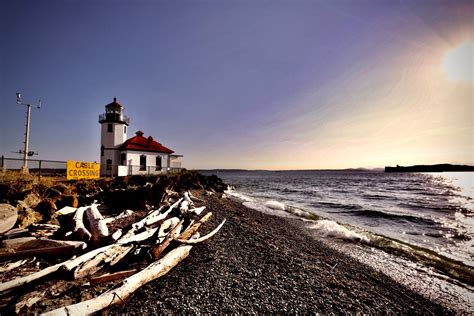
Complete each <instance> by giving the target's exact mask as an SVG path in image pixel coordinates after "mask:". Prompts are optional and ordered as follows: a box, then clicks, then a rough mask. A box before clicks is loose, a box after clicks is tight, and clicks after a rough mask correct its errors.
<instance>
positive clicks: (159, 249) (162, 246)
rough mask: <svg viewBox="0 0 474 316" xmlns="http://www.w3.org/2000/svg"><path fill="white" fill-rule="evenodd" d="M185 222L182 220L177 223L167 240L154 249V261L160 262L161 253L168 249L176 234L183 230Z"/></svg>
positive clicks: (152, 254)
mask: <svg viewBox="0 0 474 316" xmlns="http://www.w3.org/2000/svg"><path fill="white" fill-rule="evenodd" d="M183 222H184V220H180V221H179V223H177V224H176V225H175V226H174V227H173V229H171V231H170V232H169V233H168V235H167V236H166V237H165V239H164V240H163V241H162V242H161V243H160V244H159V245H157V246H155V247H153V248H152V249H151V252H150V253H151V256H152V257H153V259H155V260H158V258H159V257H160V255H161V253H162V252H163V251H164V250H165V249H166V247H168V245H169V244H170V243H171V241H172V240H173V238H174V236H175V234H176V232H177V231H178V230H180V229H181V226H182V225H183Z"/></svg>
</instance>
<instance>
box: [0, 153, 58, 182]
mask: <svg viewBox="0 0 474 316" xmlns="http://www.w3.org/2000/svg"><path fill="white" fill-rule="evenodd" d="M22 166H23V159H22V158H6V157H4V156H1V157H0V171H2V172H5V171H7V170H9V171H18V172H19V171H20V169H21V167H22ZM28 169H29V173H30V174H32V175H37V176H39V177H40V178H41V176H55V177H66V169H67V163H66V161H59V160H44V159H28Z"/></svg>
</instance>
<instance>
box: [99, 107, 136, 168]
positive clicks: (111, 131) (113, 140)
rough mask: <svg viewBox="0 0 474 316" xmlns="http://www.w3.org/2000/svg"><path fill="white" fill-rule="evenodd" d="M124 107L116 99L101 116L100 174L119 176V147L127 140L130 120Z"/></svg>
mask: <svg viewBox="0 0 474 316" xmlns="http://www.w3.org/2000/svg"><path fill="white" fill-rule="evenodd" d="M123 112H124V107H123V106H122V105H121V104H120V103H118V102H117V98H114V101H113V102H112V103H109V104H107V105H106V106H105V113H103V114H100V115H99V123H100V124H101V133H100V144H101V145H100V166H101V167H100V169H101V171H100V173H101V174H102V175H106V174H117V172H116V171H115V172H114V170H115V169H117V166H118V165H119V163H120V161H119V159H120V152H119V148H118V147H119V146H120V145H122V144H123V143H124V142H125V140H126V139H127V129H128V124H129V123H130V120H129V118H128V117H126V116H125V115H124V114H123Z"/></svg>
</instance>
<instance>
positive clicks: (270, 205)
mask: <svg viewBox="0 0 474 316" xmlns="http://www.w3.org/2000/svg"><path fill="white" fill-rule="evenodd" d="M265 206H266V207H268V208H271V209H272V210H280V211H284V210H285V208H286V207H285V204H283V203H281V202H278V201H267V202H265Z"/></svg>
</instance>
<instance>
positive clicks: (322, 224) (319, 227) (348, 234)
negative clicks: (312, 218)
mask: <svg viewBox="0 0 474 316" xmlns="http://www.w3.org/2000/svg"><path fill="white" fill-rule="evenodd" d="M308 227H309V228H310V229H314V230H316V231H318V233H319V234H320V235H321V236H323V237H335V238H340V239H346V240H356V241H359V240H362V241H365V242H368V241H369V239H368V238H367V237H365V236H362V235H361V234H358V233H356V232H354V231H351V230H349V229H347V228H346V227H344V226H342V225H339V224H338V223H336V222H334V221H330V220H327V219H323V220H319V221H317V222H316V223H315V224H313V225H309V226H308Z"/></svg>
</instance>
